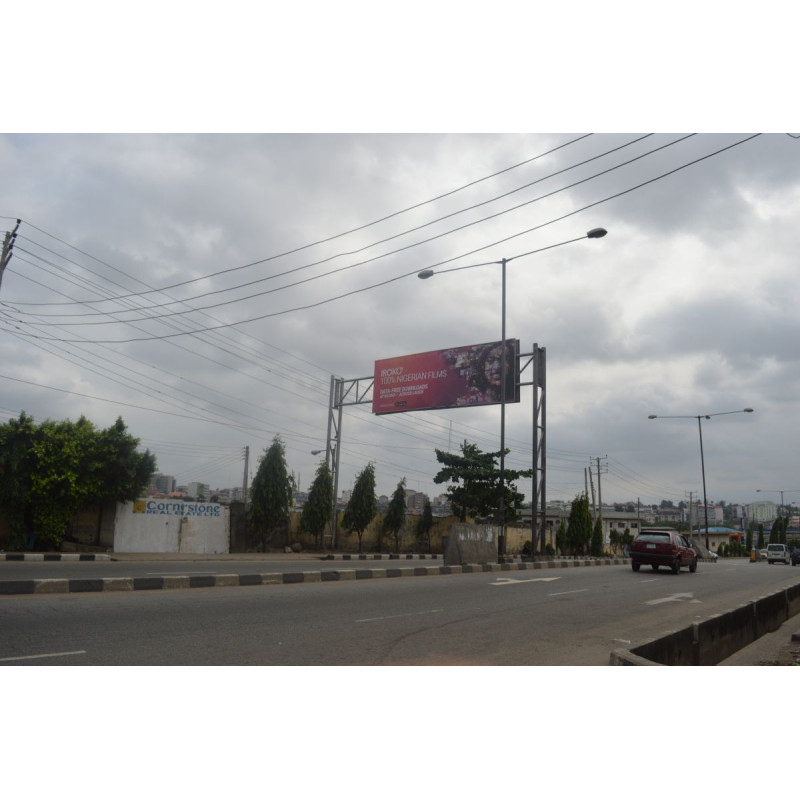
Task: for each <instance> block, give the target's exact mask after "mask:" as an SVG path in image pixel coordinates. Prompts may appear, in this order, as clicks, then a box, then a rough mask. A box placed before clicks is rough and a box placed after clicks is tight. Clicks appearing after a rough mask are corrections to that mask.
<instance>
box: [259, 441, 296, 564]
mask: <svg viewBox="0 0 800 800" xmlns="http://www.w3.org/2000/svg"><path fill="white" fill-rule="evenodd" d="M293 491H294V479H293V478H292V477H291V476H290V475H289V472H288V470H287V468H286V452H285V449H284V446H283V441H282V440H281V438H280V436H275V438H274V439H273V440H272V444H271V445H270V446H269V448H268V449H267V450H265V451H264V454H263V455H262V456H261V459H260V461H259V463H258V470H257V471H256V476H255V478H254V479H253V485H252V487H251V489H250V519H251V520H252V522H253V523H255V525H256V526H257V527H258V528H260V531H261V545H262V548H263V549H264V550H265V551H266V549H267V546H268V545H269V543H270V542H272V540H273V539H274V538H275V535H276V534H277V533H278V532H279V531H284V532H286V535H287V539H288V523H289V510H290V509H291V505H292V493H293Z"/></svg>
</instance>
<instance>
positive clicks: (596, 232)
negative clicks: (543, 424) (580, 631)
mask: <svg viewBox="0 0 800 800" xmlns="http://www.w3.org/2000/svg"><path fill="white" fill-rule="evenodd" d="M607 233H608V231H607V230H606V229H605V228H592V230H590V231H588V232H587V233H586V235H585V236H579V237H578V238H576V239H568V240H567V241H564V242H559V243H558V244H551V245H548V246H547V247H540V248H539V249H538V250H531V251H530V252H528V253H520V254H519V255H517V256H512V257H511V258H503V259H501V260H500V261H487V262H484V263H482V264H468V265H467V266H464V267H451V268H450V269H443V270H439V273H445V272H457V271H458V270H462V269H472V268H473V267H486V266H488V265H490V264H500V265H501V266H502V268H503V269H502V303H501V313H500V317H501V334H500V345H501V356H500V359H501V361H500V372H501V379H500V500H499V505H498V509H497V510H498V518H499V525H498V528H499V532H498V536H497V554H498V555H499V556H502V555H505V521H506V512H505V498H506V488H505V477H506V368H507V355H506V265H507V264H508V262H509V261H512V260H513V259H516V258H522V256H530V255H533V254H534V253H541V252H542V251H543V250H552V249H553V248H555V247H561V245H565V244H571V243H572V242H577V241H581V240H583V239H602V238H603V237H604V236H605V235H606V234H607ZM436 274H438V273H437V272H435V271H434V270H433V269H424V270H422V271H421V272H418V273H417V277H418V278H421V279H422V280H426V279H427V278H432V277H433V276H434V275H436ZM531 525H532V526H533V527H534V528H535V527H536V509H535V508H531Z"/></svg>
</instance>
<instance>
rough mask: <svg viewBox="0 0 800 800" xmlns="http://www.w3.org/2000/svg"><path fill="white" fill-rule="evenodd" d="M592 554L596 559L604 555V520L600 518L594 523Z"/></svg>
mask: <svg viewBox="0 0 800 800" xmlns="http://www.w3.org/2000/svg"><path fill="white" fill-rule="evenodd" d="M590 552H591V554H592V555H593V556H594V557H595V558H600V557H601V556H602V555H603V518H602V517H600V516H598V517H597V519H596V520H595V522H594V529H593V530H592V544H591V548H590Z"/></svg>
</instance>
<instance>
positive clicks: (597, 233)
mask: <svg viewBox="0 0 800 800" xmlns="http://www.w3.org/2000/svg"><path fill="white" fill-rule="evenodd" d="M607 233H608V231H607V230H606V229H605V228H592V229H591V230H590V231H589V232H588V233H587V234H586V237H587V238H588V239H602V238H603V237H604V236H605V235H606V234H607Z"/></svg>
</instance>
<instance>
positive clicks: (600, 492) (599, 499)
mask: <svg viewBox="0 0 800 800" xmlns="http://www.w3.org/2000/svg"><path fill="white" fill-rule="evenodd" d="M601 458H608V456H596V457H595V461H596V462H597V514H596V516H595V521H597V519H598V518H599V519H600V525H601V526H602V524H603V522H602V520H603V490H602V488H601V486H600V466H601V464H600V459H601ZM604 539H605V536H604Z"/></svg>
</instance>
